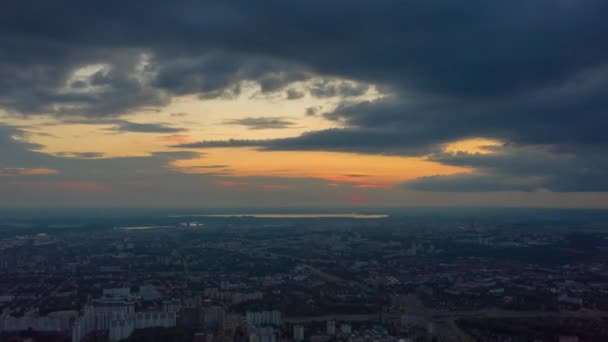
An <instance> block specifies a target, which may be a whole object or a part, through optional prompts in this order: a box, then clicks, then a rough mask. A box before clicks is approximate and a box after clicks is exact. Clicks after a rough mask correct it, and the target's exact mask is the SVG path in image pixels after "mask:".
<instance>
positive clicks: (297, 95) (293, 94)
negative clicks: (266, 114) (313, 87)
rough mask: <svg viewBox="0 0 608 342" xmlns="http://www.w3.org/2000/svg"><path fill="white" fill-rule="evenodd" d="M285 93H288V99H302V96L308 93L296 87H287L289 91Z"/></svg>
mask: <svg viewBox="0 0 608 342" xmlns="http://www.w3.org/2000/svg"><path fill="white" fill-rule="evenodd" d="M285 94H286V95H287V96H286V98H287V99H288V100H297V99H301V98H303V97H304V95H306V94H304V92H302V91H299V90H296V89H293V88H290V89H287V91H286V92H285Z"/></svg>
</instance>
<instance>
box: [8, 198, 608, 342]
mask: <svg viewBox="0 0 608 342" xmlns="http://www.w3.org/2000/svg"><path fill="white" fill-rule="evenodd" d="M166 213H168V211H160V212H154V211H146V212H145V213H144V212H137V211H136V212H129V211H118V212H116V211H110V212H109V213H106V212H103V211H99V212H95V213H88V214H80V215H78V217H80V218H72V217H69V216H57V215H55V216H54V217H52V218H48V217H44V216H43V215H41V214H38V215H34V216H35V217H36V218H30V216H27V215H26V213H24V212H20V213H18V214H13V215H8V214H5V215H4V216H3V217H4V219H3V220H2V225H3V227H5V228H4V229H3V230H2V239H1V240H0V257H1V259H0V260H1V263H0V272H2V273H1V274H2V277H1V278H0V279H1V282H0V308H1V310H2V315H1V317H0V319H1V320H0V336H1V337H2V341H22V340H26V339H27V338H33V339H34V340H49V341H74V342H77V341H167V340H175V341H477V340H483V341H528V340H530V339H531V338H532V339H534V340H539V341H558V340H559V341H601V340H604V339H606V338H607V337H608V254H607V253H606V250H607V248H608V233H607V232H606V231H605V229H603V227H604V226H603V224H605V223H606V220H607V219H608V215H607V214H606V213H605V212H603V211H585V212H579V211H573V212H569V211H551V210H544V211H543V210H541V211H533V210H528V211H526V210H519V211H518V210H503V211H495V212H493V213H488V212H487V210H486V211H484V210H480V211H472V210H471V211H469V212H467V211H466V210H465V214H462V213H459V211H452V212H442V211H436V213H433V212H432V211H431V212H423V213H417V214H416V212H415V211H412V212H411V213H409V214H408V213H399V212H398V211H396V212H395V211H394V213H392V214H386V215H378V214H356V215H354V214H353V215H350V214H341V215H333V214H331V213H323V214H314V213H307V214H297V213H295V214H294V213H290V214H287V215H280V214H279V215H270V214H268V213H266V214H261V215H253V214H240V213H237V214H231V215H217V214H210V215H199V214H182V215H167V214H166ZM87 215H88V216H87ZM530 226H534V227H535V229H534V230H533V231H530V229H529V227H530ZM15 233H19V235H14V234H15Z"/></svg>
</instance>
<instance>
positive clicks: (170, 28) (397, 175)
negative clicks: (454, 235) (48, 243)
mask: <svg viewBox="0 0 608 342" xmlns="http://www.w3.org/2000/svg"><path fill="white" fill-rule="evenodd" d="M607 15H608V2H606V1H602V0H582V1H575V0H513V1H487V0H469V1H466V2H457V1H449V0H436V1H385V0H378V1H358V0H349V1H342V0H336V1H316V0H308V1H264V2H254V1H194V0H189V1H188V0H184V1H156V0H150V1H146V2H145V3H142V2H137V1H116V0H108V1H86V2H85V1H75V0H65V1H63V0H58V1H33V0H22V1H18V2H11V3H9V4H6V5H4V6H3V10H2V11H1V12H0V207H6V208H12V207H34V208H43V207H49V208H53V207H66V208H72V207H138V208H140V207H152V208H153V207H188V208H205V207H209V208H243V207H249V208H252V207H260V208H285V207H303V208H319V207H323V208H332V207H335V208H345V207H352V208H380V207H399V206H442V207H443V206H500V207H563V208H606V207H608V178H607V175H608V134H606V127H608V44H605V37H607V36H608V21H606V20H605V18H606V16H607Z"/></svg>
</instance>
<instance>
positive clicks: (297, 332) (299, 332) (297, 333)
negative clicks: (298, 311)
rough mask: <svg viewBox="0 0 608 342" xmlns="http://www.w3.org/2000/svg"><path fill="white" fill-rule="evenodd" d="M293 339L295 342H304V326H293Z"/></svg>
mask: <svg viewBox="0 0 608 342" xmlns="http://www.w3.org/2000/svg"><path fill="white" fill-rule="evenodd" d="M293 339H294V340H295V341H296V342H301V341H304V326H303V325H300V324H296V325H294V326H293Z"/></svg>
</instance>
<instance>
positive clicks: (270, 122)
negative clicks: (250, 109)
mask: <svg viewBox="0 0 608 342" xmlns="http://www.w3.org/2000/svg"><path fill="white" fill-rule="evenodd" d="M223 123H224V125H237V126H245V127H247V128H249V129H281V128H290V127H293V126H294V125H295V123H294V122H293V121H291V120H288V119H285V118H281V117H247V118H242V119H234V120H226V121H224V122H223Z"/></svg>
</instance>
